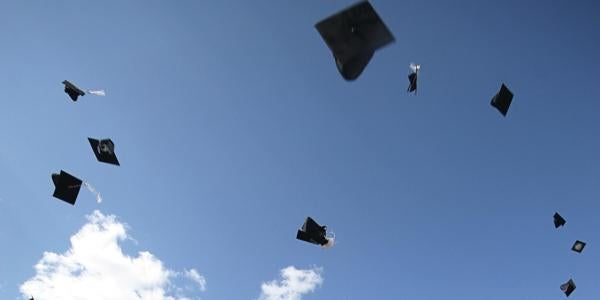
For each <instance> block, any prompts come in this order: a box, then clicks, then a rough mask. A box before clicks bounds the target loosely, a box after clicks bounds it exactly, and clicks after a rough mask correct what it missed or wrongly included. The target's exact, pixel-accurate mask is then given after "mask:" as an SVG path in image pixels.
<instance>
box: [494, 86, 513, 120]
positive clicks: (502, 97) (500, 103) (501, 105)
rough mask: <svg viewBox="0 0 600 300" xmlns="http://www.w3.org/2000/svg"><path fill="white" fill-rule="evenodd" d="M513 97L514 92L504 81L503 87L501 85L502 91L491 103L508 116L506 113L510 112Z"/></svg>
mask: <svg viewBox="0 0 600 300" xmlns="http://www.w3.org/2000/svg"><path fill="white" fill-rule="evenodd" d="M512 99H513V93H512V92H511V91H510V90H509V89H508V88H507V87H506V85H504V83H503V84H502V87H500V91H499V92H498V93H497V94H496V95H495V96H494V97H493V98H492V102H491V103H490V104H491V105H492V106H493V107H495V108H496V109H497V110H498V111H499V112H500V113H501V114H502V115H503V116H505V117H506V113H508V108H509V107H510V104H511V103H512Z"/></svg>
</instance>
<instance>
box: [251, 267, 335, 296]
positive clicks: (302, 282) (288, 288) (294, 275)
mask: <svg viewBox="0 0 600 300" xmlns="http://www.w3.org/2000/svg"><path fill="white" fill-rule="evenodd" d="M322 271H323V270H322V269H321V268H312V269H306V270H303V269H296V267H294V266H289V267H287V268H285V269H282V270H281V280H279V281H277V280H273V281H270V282H266V283H263V284H262V285H261V290H262V292H261V294H260V300H300V299H302V296H303V295H304V294H308V293H312V292H313V291H314V290H315V289H316V288H317V286H320V285H321V284H323V277H321V273H322Z"/></svg>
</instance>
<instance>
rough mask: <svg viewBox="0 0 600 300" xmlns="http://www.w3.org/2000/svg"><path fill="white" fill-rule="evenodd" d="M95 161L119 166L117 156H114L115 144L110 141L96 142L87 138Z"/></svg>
mask: <svg viewBox="0 0 600 300" xmlns="http://www.w3.org/2000/svg"><path fill="white" fill-rule="evenodd" d="M88 141H89V142H90V145H91V146H92V150H93V151H94V155H96V159H98V161H100V162H104V163H107V164H113V165H117V166H120V164H119V160H118V159H117V155H116V154H115V144H114V143H113V142H112V140H111V139H104V140H97V139H93V138H88Z"/></svg>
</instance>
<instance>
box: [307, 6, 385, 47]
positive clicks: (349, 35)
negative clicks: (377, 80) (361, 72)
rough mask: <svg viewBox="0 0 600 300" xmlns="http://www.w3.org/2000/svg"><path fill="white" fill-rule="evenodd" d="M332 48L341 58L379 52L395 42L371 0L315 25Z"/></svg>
mask: <svg viewBox="0 0 600 300" xmlns="http://www.w3.org/2000/svg"><path fill="white" fill-rule="evenodd" d="M315 27H316V28H317V31H319V33H320V34H321V37H323V39H324V40H325V43H327V46H329V49H331V51H332V52H333V53H334V55H335V56H336V57H338V58H341V59H344V58H350V57H354V56H356V55H357V54H359V53H362V52H365V51H375V50H377V49H379V48H381V47H383V46H385V45H387V44H389V43H391V42H393V41H394V36H393V35H392V33H391V32H390V30H389V29H388V28H387V27H386V25H385V24H384V23H383V21H382V20H381V18H380V17H379V15H377V12H375V9H373V6H371V4H370V3H369V1H361V2H359V3H357V4H354V5H352V6H350V7H348V8H346V9H344V10H342V11H340V12H338V13H336V14H334V15H332V16H330V17H328V18H326V19H324V20H322V21H320V22H319V23H317V24H316V25H315Z"/></svg>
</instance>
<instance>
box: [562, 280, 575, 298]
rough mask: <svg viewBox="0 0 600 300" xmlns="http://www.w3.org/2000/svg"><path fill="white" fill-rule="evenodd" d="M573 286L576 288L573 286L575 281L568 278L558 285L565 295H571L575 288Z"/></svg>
mask: <svg viewBox="0 0 600 300" xmlns="http://www.w3.org/2000/svg"><path fill="white" fill-rule="evenodd" d="M575 288H576V286H575V282H574V281H573V279H569V281H567V282H566V283H563V284H561V285H560V289H561V290H562V291H563V292H564V293H565V295H567V297H569V295H571V293H572V292H573V291H574V290H575Z"/></svg>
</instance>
